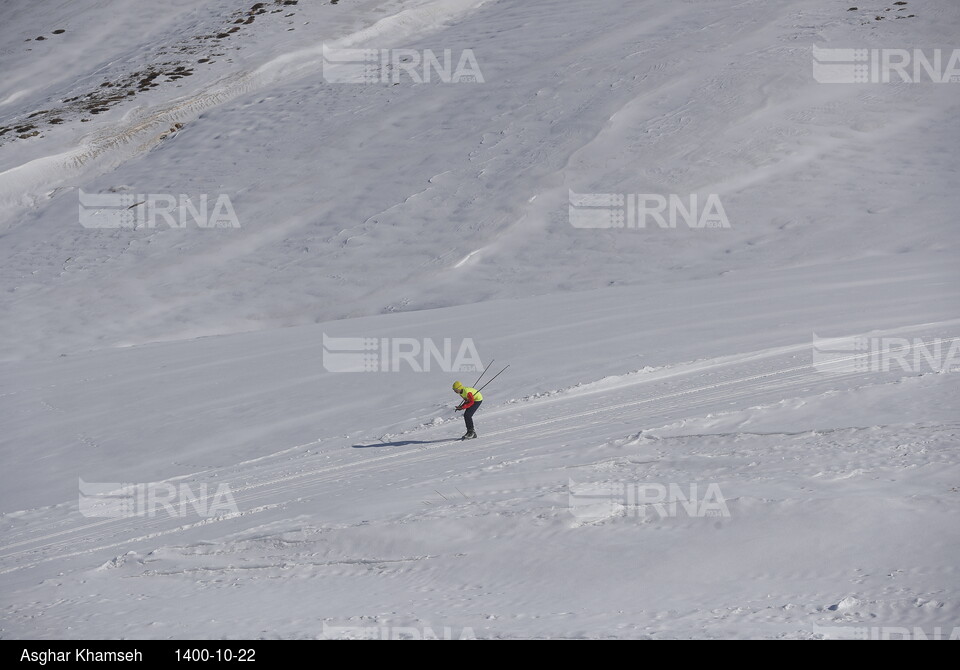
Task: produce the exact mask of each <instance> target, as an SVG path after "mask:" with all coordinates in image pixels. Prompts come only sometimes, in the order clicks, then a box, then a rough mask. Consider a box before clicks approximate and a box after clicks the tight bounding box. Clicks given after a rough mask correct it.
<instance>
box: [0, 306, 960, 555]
mask: <svg viewBox="0 0 960 670" xmlns="http://www.w3.org/2000/svg"><path fill="white" fill-rule="evenodd" d="M958 322H960V320H955V321H947V322H943V323H941V324H925V325H926V326H931V325H937V326H943V325H956V324H957V323H958ZM918 329H919V327H917V326H914V327H907V328H898V329H891V330H890V331H888V332H886V333H885V334H886V335H893V334H900V333H909V332H917V331H918ZM957 341H960V337H954V338H944V339H942V342H943V343H944V344H945V345H949V344H950V343H953V342H957ZM808 351H809V344H808V343H804V344H799V345H794V346H790V347H778V348H776V349H772V350H766V351H759V352H751V353H749V354H742V355H738V356H731V357H724V360H721V361H712V362H710V361H705V362H700V363H695V364H688V365H679V366H676V367H672V368H670V369H668V370H662V371H658V372H657V373H653V374H649V375H636V376H635V377H634V378H631V379H628V380H625V381H623V382H621V383H618V384H617V385H616V386H614V387H613V388H609V389H607V388H605V389H603V390H592V391H587V392H584V393H574V394H572V395H557V396H553V397H550V398H546V399H540V400H534V401H530V402H527V403H523V404H522V405H521V406H517V405H506V406H501V407H499V408H496V409H493V410H492V411H487V412H484V413H483V415H482V416H479V415H478V421H480V420H481V419H482V420H483V423H488V422H489V423H494V422H507V423H516V425H510V426H508V427H505V428H499V429H494V430H492V431H484V432H483V433H482V435H481V440H479V441H477V442H473V441H470V442H466V443H461V442H460V441H459V440H456V439H451V440H449V441H444V442H440V443H438V444H434V445H430V446H421V447H417V448H414V449H400V450H397V451H390V453H387V454H383V455H378V456H372V457H369V456H366V455H358V454H356V453H353V454H351V453H350V452H349V451H348V452H346V453H347V455H346V456H345V457H344V460H343V462H338V463H334V464H325V465H322V466H320V467H314V466H312V465H311V464H310V463H309V461H310V460H311V459H310V458H309V457H307V456H305V455H303V454H301V456H302V457H304V458H306V462H298V463H297V464H296V467H295V468H291V465H290V463H289V462H279V463H269V462H268V463H263V462H262V461H265V460H266V461H272V460H276V459H278V458H281V457H283V456H287V455H288V454H291V453H294V454H296V453H298V452H304V451H309V449H310V448H312V447H316V446H318V445H321V444H323V445H324V447H325V449H329V448H336V447H335V446H334V445H330V444H329V442H330V441H331V439H330V438H324V439H320V440H316V441H314V442H309V443H305V444H300V445H296V446H293V447H288V448H285V449H283V450H280V451H278V452H275V453H273V454H270V455H269V456H264V457H262V458H258V459H255V460H253V461H247V462H244V463H239V464H237V465H235V466H230V467H226V468H218V469H216V470H211V471H206V472H202V473H197V474H196V475H185V476H181V477H178V478H177V481H184V480H186V481H189V480H192V479H194V478H195V477H197V478H198V477H199V476H200V475H202V476H203V477H204V478H206V479H207V480H219V481H244V482H245V483H244V484H242V485H238V486H234V487H232V489H231V491H232V493H233V495H234V498H235V500H236V502H237V505H238V507H239V509H240V511H239V513H238V514H236V515H233V514H227V515H223V516H222V517H215V518H209V519H204V520H201V521H198V522H193V523H189V524H177V523H176V522H175V521H171V520H170V519H167V518H155V519H150V520H144V519H142V518H132V519H122V520H118V519H103V520H99V521H93V522H90V521H85V522H83V523H80V525H77V521H76V517H75V512H76V509H75V505H74V504H73V503H66V504H64V505H60V506H54V507H53V508H52V510H50V512H49V513H53V512H56V514H57V516H58V518H55V519H53V520H48V521H44V520H43V517H42V516H41V517H40V518H33V519H31V523H30V524H29V525H28V526H27V527H26V528H24V529H23V530H22V531H7V532H5V540H6V541H5V543H4V547H3V553H0V566H3V567H2V568H0V574H4V573H8V572H12V571H17V570H22V569H27V568H31V567H35V566H37V565H39V564H40V563H44V562H48V561H56V560H62V559H66V558H71V557H76V556H82V555H86V554H91V553H102V552H103V551H105V550H107V549H112V548H116V547H119V546H126V545H132V544H135V543H140V542H145V541H148V540H153V539H155V538H158V537H162V536H166V535H171V534H176V533H179V532H182V531H184V530H187V529H191V528H196V527H199V526H204V525H209V524H213V523H218V522H222V521H227V520H231V519H234V518H236V517H238V516H249V515H252V514H257V513H260V512H264V511H267V510H273V509H277V508H283V507H286V506H287V505H289V504H290V501H291V500H292V501H297V502H303V501H305V500H309V499H310V496H311V494H315V493H316V492H317V490H318V489H322V488H324V487H325V486H326V485H331V484H334V483H337V482H344V479H345V477H360V476H363V475H364V474H368V473H369V472H377V471H380V470H382V468H383V467H384V466H385V465H389V466H390V467H391V468H394V471H395V469H396V468H397V467H404V468H409V467H414V466H417V465H420V464H423V463H431V462H432V463H433V464H434V465H438V464H439V463H440V462H441V461H443V460H444V459H445V458H449V456H450V454H451V452H450V450H451V449H455V450H456V451H454V452H452V453H454V454H455V455H456V456H457V457H458V458H459V457H461V456H462V455H463V453H465V452H466V453H470V454H475V455H476V456H477V458H480V457H483V456H489V455H490V454H489V453H488V452H491V451H498V450H500V449H501V448H502V447H509V450H508V451H506V452H501V453H498V454H497V455H496V457H502V458H506V457H507V456H508V454H510V453H512V452H513V451H514V447H515V445H516V444H517V443H521V442H524V443H525V442H527V441H532V440H536V441H537V443H542V442H547V444H549V441H550V439H551V438H555V437H562V436H565V435H568V434H569V433H570V432H571V431H572V430H574V429H573V428H572V427H571V426H573V425H576V426H578V427H582V426H588V427H592V428H595V429H596V430H597V431H601V430H603V427H608V428H607V430H608V431H609V430H611V429H610V428H609V426H611V425H613V426H616V429H614V431H613V432H612V433H610V434H608V435H607V436H606V438H604V437H602V436H601V435H602V434H601V433H600V432H598V433H597V437H596V438H595V439H596V440H598V441H602V440H603V439H608V440H613V439H616V438H622V437H623V430H622V429H621V428H620V427H621V426H622V425H630V424H632V423H633V422H635V421H636V417H638V416H640V417H642V419H643V422H644V426H645V427H646V428H653V427H657V426H660V425H663V424H667V423H670V422H671V421H676V420H678V419H680V418H683V417H685V416H699V415H701V413H707V412H709V411H715V410H716V408H718V407H721V408H727V407H730V406H733V407H746V406H749V404H750V403H751V402H754V401H757V400H761V399H764V398H770V397H777V398H789V397H793V396H795V395H799V394H804V395H810V394H813V393H818V392H819V393H823V392H826V391H827V390H835V388H836V386H837V385H838V383H840V382H841V377H839V376H833V375H826V376H824V375H823V374H822V373H820V372H817V371H816V370H815V369H814V368H813V366H812V364H811V363H809V362H806V363H801V364H794V365H787V366H783V363H782V361H784V360H787V361H796V359H797V354H801V355H802V354H806V353H807V352H808ZM862 356H863V354H859V355H858V354H852V355H850V356H847V357H837V358H835V359H833V360H834V361H835V363H837V364H840V363H843V362H849V361H853V360H855V359H857V358H858V357H862ZM761 363H762V365H761V366H760V367H762V368H767V369H764V370H763V371H761V372H756V373H753V374H743V373H742V372H741V370H742V369H744V368H748V367H750V366H752V365H756V364H761ZM718 371H723V372H724V373H726V374H727V375H729V376H730V377H731V378H729V379H724V380H722V381H718V382H715V383H712V384H699V385H698V384H697V383H696V379H695V378H696V376H697V375H701V374H704V373H706V372H712V373H716V372H718ZM691 377H694V379H690V378H691ZM843 377H844V379H842V381H843V383H844V384H851V383H853V384H854V385H855V386H856V385H859V384H863V383H864V382H862V381H861V380H860V378H859V377H860V376H859V375H857V376H855V377H854V376H852V375H844V376H843ZM870 383H871V382H870V381H867V382H866V384H867V385H869V384H870ZM664 386H665V387H666V388H667V390H666V392H665V391H664V389H663V388H662V387H664ZM633 387H640V391H639V392H641V393H643V392H644V390H645V389H647V388H648V387H654V388H657V391H656V392H655V393H654V394H651V395H647V394H646V393H644V397H642V398H640V399H635V400H630V401H626V402H614V403H612V404H611V400H612V399H615V398H616V397H618V396H620V395H622V394H623V393H624V392H626V391H627V390H628V389H633ZM671 387H680V388H678V389H676V390H672V388H671ZM634 392H636V391H634ZM585 396H590V397H589V400H590V402H589V405H590V407H591V408H590V409H586V410H573V411H570V410H566V409H565V406H566V405H571V404H572V405H573V406H574V407H580V406H582V405H583V404H585V399H586V398H585ZM680 399H682V400H683V402H682V403H680V402H678V401H679V400H680ZM485 409H486V408H485ZM638 410H639V411H638ZM550 411H552V412H554V413H556V415H555V416H550V417H548V418H544V419H537V420H529V419H528V418H527V417H528V416H529V415H530V413H532V412H538V413H546V412H550ZM449 430H450V426H449V425H442V426H441V427H439V428H425V429H415V430H411V431H407V432H404V433H401V434H399V435H395V436H393V437H394V438H403V439H415V438H423V439H424V440H428V439H437V438H436V437H435V435H436V434H437V433H438V432H439V431H449ZM810 430H811V431H815V430H816V429H815V428H811V429H810ZM505 436H506V437H505ZM458 445H459V446H458ZM381 448H388V447H381ZM360 453H361V454H362V452H360ZM328 456H329V453H328V452H327V451H326V450H324V451H321V452H319V453H318V454H317V455H316V456H315V458H316V459H319V458H321V457H328ZM290 458H291V459H292V457H290ZM291 470H293V471H291ZM251 480H252V483H251ZM347 481H350V480H347ZM277 491H281V492H282V493H281V494H280V497H281V498H282V499H283V500H281V501H279V502H277V501H274V502H268V501H269V500H270V499H275V498H276V497H277V496H278V493H277ZM212 498H213V494H211V495H210V496H208V499H212ZM190 502H192V501H190ZM29 512H36V510H28V511H24V512H15V513H11V514H7V515H4V516H7V517H10V516H18V515H21V514H24V513H29ZM61 515H66V516H65V517H61ZM51 526H52V527H51ZM144 529H155V530H151V531H150V532H146V533H144V532H142V531H143V530H144ZM108 538H118V539H116V540H115V541H109V539H108ZM83 545H94V546H89V547H84V548H83V549H77V547H78V546H83ZM11 549H16V551H9V550H11Z"/></svg>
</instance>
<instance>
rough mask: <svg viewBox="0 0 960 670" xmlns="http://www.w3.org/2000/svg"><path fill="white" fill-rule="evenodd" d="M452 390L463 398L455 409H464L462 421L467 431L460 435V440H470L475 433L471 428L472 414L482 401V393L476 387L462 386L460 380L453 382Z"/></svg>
mask: <svg viewBox="0 0 960 670" xmlns="http://www.w3.org/2000/svg"><path fill="white" fill-rule="evenodd" d="M453 392H454V393H456V394H457V395H458V396H460V397H461V398H463V402H462V403H460V404H459V405H458V406H457V409H456V411H458V412H459V411H460V410H464V412H463V421H464V423H466V424H467V432H466V434H465V435H464V436H463V437H461V438H460V439H461V440H472V439H474V438H475V437H476V436H477V434H476V432H474V430H473V415H474V413H475V412H476V411H477V410H478V409H480V403H481V402H482V401H483V394H482V393H480V391H478V390H477V389H475V388H473V387H470V386H464V385H463V384H461V383H460V382H453Z"/></svg>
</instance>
